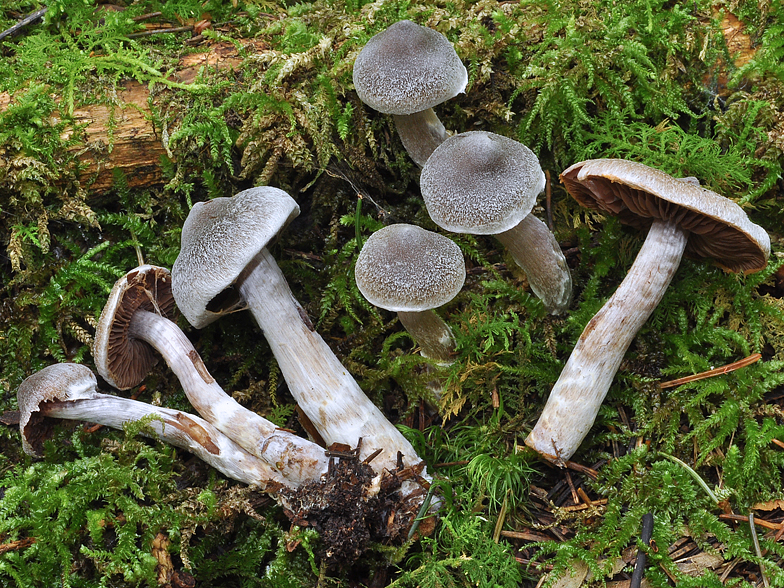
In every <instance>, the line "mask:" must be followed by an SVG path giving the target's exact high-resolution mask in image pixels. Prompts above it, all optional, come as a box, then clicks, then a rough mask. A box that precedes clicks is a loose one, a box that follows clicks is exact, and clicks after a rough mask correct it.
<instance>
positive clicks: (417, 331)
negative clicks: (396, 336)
mask: <svg viewBox="0 0 784 588" xmlns="http://www.w3.org/2000/svg"><path fill="white" fill-rule="evenodd" d="M354 275H355V278H356V282H357V287H358V288H359V291H360V292H362V295H363V296H364V297H365V298H367V299H368V301H369V302H370V303H371V304H374V305H376V306H379V307H381V308H384V309H386V310H391V311H392V312H397V316H398V318H399V319H400V322H401V323H402V324H403V326H404V327H405V328H406V330H407V331H408V332H409V334H410V335H411V336H412V337H413V338H414V340H415V341H416V342H417V343H418V344H419V346H420V347H421V353H422V355H423V356H424V357H428V358H431V359H434V360H435V361H437V362H439V363H442V364H447V365H448V364H450V363H451V362H452V356H453V354H454V352H455V345H456V344H455V338H454V335H453V334H452V329H450V328H449V325H447V324H446V323H445V322H444V320H443V319H442V318H440V317H439V316H438V315H437V314H436V313H435V312H434V311H433V309H435V308H438V307H439V306H442V305H444V304H446V303H447V302H449V301H450V300H452V299H453V298H454V297H455V296H456V295H457V294H458V292H460V289H461V288H462V287H463V283H464V282H465V276H466V272H465V261H464V260H463V253H462V251H460V247H458V246H457V245H456V244H455V242H454V241H452V240H451V239H448V238H447V237H444V236H443V235H439V234H437V233H433V232H432V231H428V230H425V229H423V228H421V227H417V226H414V225H408V224H403V223H400V224H395V225H389V226H387V227H384V228H383V229H380V230H378V231H376V232H375V233H373V234H372V235H371V236H370V238H368V240H367V241H366V242H365V245H364V246H363V247H362V251H361V252H360V253H359V256H358V257H357V262H356V265H355V267H354Z"/></svg>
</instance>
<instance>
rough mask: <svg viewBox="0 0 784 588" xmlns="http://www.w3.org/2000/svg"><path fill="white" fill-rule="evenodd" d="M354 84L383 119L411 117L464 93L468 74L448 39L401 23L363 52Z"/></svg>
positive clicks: (380, 35) (359, 57)
mask: <svg viewBox="0 0 784 588" xmlns="http://www.w3.org/2000/svg"><path fill="white" fill-rule="evenodd" d="M353 79H354V88H355V90H356V92H357V95H358V96H359V99H360V100H362V102H364V103H365V104H367V105H368V106H370V107H371V108H373V109H374V110H377V111H379V112H383V113H385V114H398V115H407V114H413V113H415V112H421V111H423V110H427V109H428V108H432V107H433V106H436V105H437V104H441V103H442V102H445V101H447V100H449V99H450V98H454V97H455V96H457V95H458V94H460V93H461V92H463V91H464V90H465V87H466V85H467V84H468V71H467V70H466V68H465V66H464V65H463V62H462V61H460V58H459V57H458V56H457V53H456V52H455V48H454V47H453V46H452V44H451V43H450V42H449V41H448V40H447V38H446V37H445V36H444V35H442V34H441V33H439V32H438V31H434V30H433V29H429V28H427V27H423V26H420V25H418V24H416V23H413V22H411V21H410V20H401V21H398V22H396V23H395V24H393V25H391V26H389V27H388V28H387V29H385V30H383V31H381V32H380V33H378V34H376V35H375V36H373V37H372V38H371V39H370V40H369V41H368V42H367V44H366V45H365V46H364V47H363V48H362V50H361V51H360V53H359V55H358V56H357V59H356V60H355V62H354V72H353Z"/></svg>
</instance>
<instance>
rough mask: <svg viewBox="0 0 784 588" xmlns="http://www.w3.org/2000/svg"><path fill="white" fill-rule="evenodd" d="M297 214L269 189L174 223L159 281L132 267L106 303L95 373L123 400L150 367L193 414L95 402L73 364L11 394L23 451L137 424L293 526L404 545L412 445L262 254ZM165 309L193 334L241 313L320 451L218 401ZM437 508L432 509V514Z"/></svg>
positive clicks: (113, 399) (419, 488)
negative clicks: (247, 315)
mask: <svg viewBox="0 0 784 588" xmlns="http://www.w3.org/2000/svg"><path fill="white" fill-rule="evenodd" d="M298 213H299V207H298V205H297V203H296V202H295V201H294V200H293V199H292V198H291V197H290V196H289V195H288V194H287V193H286V192H284V191H283V190H279V189H277V188H270V187H263V188H252V189H250V190H245V191H243V192H240V193H238V194H237V195H235V196H233V197H230V198H215V199H213V200H211V201H208V202H200V203H197V204H196V205H194V206H193V208H192V210H191V212H190V214H189V215H188V218H187V219H186V221H185V224H184V226H183V231H182V244H181V250H180V254H179V256H178V257H177V260H176V261H175V263H174V266H173V268H172V272H169V270H167V269H166V268H163V267H158V266H153V265H142V266H139V267H137V268H134V269H133V270H131V271H129V272H128V273H127V274H126V275H124V276H122V277H121V278H120V279H119V280H117V282H116V283H115V285H114V288H113V289H112V291H111V293H110V294H109V297H108V300H107V303H106V305H105V307H104V309H103V312H102V313H101V317H100V319H99V322H98V325H97V328H96V334H95V339H94V345H93V356H94V362H95V367H96V370H97V371H98V373H99V374H100V376H101V377H102V378H103V379H104V380H105V381H106V383H107V384H109V385H110V386H113V387H115V388H117V389H119V390H127V389H129V388H132V387H135V386H138V385H139V384H141V382H142V381H143V380H144V378H145V377H146V376H147V374H148V372H149V371H150V370H151V368H152V367H153V366H154V365H155V364H156V362H157V361H158V358H159V357H163V359H164V360H165V362H166V364H167V365H168V366H169V368H170V369H171V370H172V372H173V373H174V374H175V375H176V377H177V378H178V380H179V382H180V384H181V386H182V389H183V391H184V392H185V394H186V396H187V398H188V400H189V401H190V403H191V404H192V405H193V407H194V409H195V410H196V412H198V414H199V415H200V416H196V415H194V414H189V413H185V412H182V411H177V410H171V409H166V408H159V407H155V406H152V405H149V404H145V403H143V402H139V401H136V400H129V399H127V398H122V397H120V396H116V395H112V394H107V393H103V392H99V391H98V381H97V379H96V377H95V375H94V374H93V373H92V371H91V370H90V369H89V368H87V367H86V366H83V365H78V364H68V363H66V364H55V365H51V366H49V367H47V368H45V369H43V370H41V371H40V372H38V373H36V374H33V375H32V376H30V377H28V378H27V379H26V380H25V381H24V382H23V383H22V384H21V385H20V387H19V389H18V392H17V396H18V402H19V407H20V412H21V419H20V431H21V434H22V444H23V449H24V450H25V451H26V452H27V453H29V454H31V455H40V454H41V451H42V446H43V445H42V443H43V441H44V440H45V439H46V438H47V437H48V436H50V434H51V432H52V424H53V422H54V419H58V418H59V419H72V420H86V421H90V422H95V423H100V424H104V425H107V426H109V427H114V428H121V427H122V425H123V423H125V422H129V421H136V420H139V419H145V421H146V422H148V424H149V426H148V427H147V429H145V431H146V433H147V434H149V435H152V436H154V437H157V438H159V439H161V440H163V441H165V442H168V443H171V444H172V445H175V446H177V447H181V448H183V449H186V450H188V451H190V452H192V453H194V454H195V455H197V456H198V457H200V458H201V459H202V460H204V461H205V462H206V463H208V464H210V465H211V466H213V467H215V468H216V469H218V470H219V471H220V472H222V473H223V474H224V475H226V476H228V477H231V478H233V479H235V480H238V481H241V482H244V483H247V484H253V485H255V486H258V487H259V488H260V489H262V490H264V491H266V492H267V493H269V494H270V495H271V496H273V497H274V498H275V499H276V500H277V501H278V502H279V503H280V504H282V505H283V506H284V507H285V508H286V511H287V512H288V513H289V514H290V516H291V517H292V520H293V521H295V522H296V523H297V524H306V525H307V524H312V525H313V526H315V527H316V528H320V526H321V525H327V526H329V524H328V523H326V522H324V520H325V518H327V519H328V518H329V517H330V516H333V514H334V516H337V517H338V518H339V519H340V520H343V519H345V517H346V516H349V517H354V518H355V519H356V520H357V523H356V524H359V525H376V527H377V528H373V529H369V530H366V531H365V533H364V535H366V539H367V541H368V542H369V541H371V540H385V541H388V540H391V539H399V538H403V537H405V536H406V534H407V532H408V529H409V528H410V527H411V525H413V524H414V522H415V518H416V515H417V514H418V512H419V511H420V509H421V508H422V506H423V504H424V503H425V499H426V497H427V491H428V488H429V480H430V476H429V475H428V473H427V471H426V468H425V466H424V464H423V463H422V462H421V460H420V458H419V457H418V456H417V454H416V451H415V450H414V448H413V447H412V446H411V444H410V443H409V442H408V441H407V440H406V438H405V437H404V436H403V435H402V434H401V433H400V431H399V430H398V429H397V428H395V427H394V426H393V425H392V423H390V422H389V421H388V420H387V419H386V417H385V416H384V415H383V413H382V412H381V411H380V410H379V409H378V407H376V406H375V405H374V404H373V403H372V402H371V401H370V400H369V399H368V398H367V396H365V394H364V393H363V391H362V390H361V389H360V387H359V386H358V384H357V383H356V381H355V380H354V379H353V377H352V376H351V375H350V374H349V372H348V370H347V369H346V368H345V367H343V365H342V364H341V363H340V361H339V360H338V359H337V357H336V356H335V354H334V353H333V352H332V350H331V349H330V348H329V346H328V345H327V344H326V342H325V341H324V340H323V339H322V338H321V336H320V335H319V334H318V333H316V332H315V329H314V328H313V326H312V324H311V323H310V320H309V319H308V318H307V314H306V313H305V311H304V310H303V308H302V307H301V306H300V305H299V303H298V302H297V301H296V299H295V298H294V297H293V295H292V293H291V290H290V289H289V287H288V285H287V283H286V280H285V278H284V276H283V274H282V272H281V271H280V269H279V268H278V266H277V264H276V263H275V260H274V259H273V257H272V255H271V254H270V253H269V250H268V249H267V245H268V244H269V243H270V241H271V240H272V239H274V238H275V237H276V236H277V235H278V233H279V232H280V231H281V230H282V229H283V228H285V226H286V225H287V224H288V223H289V222H290V221H291V219H293V218H294V217H295V216H296V215H297V214H298ZM461 261H462V258H461ZM461 283H462V282H461ZM458 289H459V288H458ZM175 306H176V307H178V308H179V309H180V311H181V312H182V313H183V314H184V315H185V317H186V318H187V319H188V321H189V322H190V323H191V324H192V325H193V326H195V327H197V328H201V327H203V326H205V325H207V324H209V323H210V322H212V321H214V320H216V319H217V318H219V317H220V316H222V315H224V314H226V313H228V312H233V311H236V310H241V309H244V308H248V309H250V311H251V313H252V315H253V317H254V318H255V319H256V322H257V323H258V324H259V326H260V328H261V330H262V332H263V333H264V335H265V337H266V338H267V340H268V342H269V345H270V348H271V350H272V352H273V354H274V355H275V357H276V358H277V360H278V364H279V366H280V369H281V372H282V374H283V376H284V378H285V379H286V382H287V383H288V386H289V390H290V391H291V393H292V395H293V396H294V398H295V400H296V401H297V403H298V405H299V407H300V408H301V410H302V411H303V412H304V414H305V415H306V416H307V417H308V418H309V420H310V422H311V423H312V425H313V426H314V428H315V431H316V433H317V436H318V437H319V439H320V440H321V441H322V442H324V443H326V444H327V445H328V447H327V448H325V447H322V446H320V445H318V444H317V443H315V442H314V441H310V440H308V439H305V438H303V437H299V436H298V435H296V434H294V433H293V432H291V431H288V430H285V429H281V428H279V427H277V426H276V425H275V424H273V423H272V422H270V421H268V420H267V419H265V418H263V417H262V416H260V415H258V414H256V413H254V412H252V411H250V410H248V409H247V408H245V407H243V406H242V405H240V404H239V403H238V402H237V401H236V400H234V399H233V398H232V397H231V396H230V395H228V394H227V393H226V392H225V391H224V390H223V388H221V386H220V385H219V384H218V383H217V382H216V380H215V378H213V376H212V375H211V374H210V372H209V371H208V369H207V367H206V366H205V364H204V361H203V360H202V358H201V357H200V355H199V353H198V352H197V351H196V349H195V348H194V346H193V344H192V343H191V342H190V340H189V339H188V337H187V336H186V335H185V334H184V333H183V332H182V330H181V329H180V328H179V327H178V326H177V324H176V323H175V322H174V321H173V320H172V319H173V318H174V312H175ZM341 464H342V465H341ZM360 479H361V480H363V482H362V483H361V484H359V485H358V486H357V480H360ZM335 487H338V488H345V487H352V488H353V490H352V492H351V493H349V495H347V496H346V497H345V499H346V501H347V504H346V505H343V507H344V508H343V510H341V507H340V505H339V504H335V503H334V501H325V496H332V497H334V496H336V495H340V493H337V494H336V492H335V490H334V488H335ZM382 495H383V496H382ZM378 498H383V500H380V501H379V500H378ZM377 504H383V505H384V515H383V516H381V513H369V512H368V510H372V508H374V507H373V505H377ZM437 506H438V500H435V501H433V503H432V507H431V508H432V509H433V510H435V509H436V508H437ZM347 510H348V511H349V512H347ZM325 513H326V514H325ZM382 521H383V524H382ZM349 543H350V544H351V545H352V546H353V547H351V550H350V551H351V553H346V552H345V550H343V548H342V547H341V546H340V545H330V546H329V552H330V553H332V554H334V557H338V558H340V557H344V558H349V559H350V558H352V557H355V556H357V555H359V554H360V553H361V549H356V545H355V541H353V540H352V541H351V542H347V544H349Z"/></svg>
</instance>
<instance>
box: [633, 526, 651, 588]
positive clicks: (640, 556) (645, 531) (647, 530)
mask: <svg viewBox="0 0 784 588" xmlns="http://www.w3.org/2000/svg"><path fill="white" fill-rule="evenodd" d="M652 535H653V514H652V513H650V512H646V513H645V514H644V515H642V531H641V532H640V540H641V541H642V542H643V544H644V545H646V546H648V545H650V544H651V536H652ZM646 563H647V555H646V554H645V552H644V551H643V550H640V551H638V552H637V561H635V562H634V571H633V572H632V579H631V582H629V588H640V584H641V583H642V577H643V575H644V574H645V564H646Z"/></svg>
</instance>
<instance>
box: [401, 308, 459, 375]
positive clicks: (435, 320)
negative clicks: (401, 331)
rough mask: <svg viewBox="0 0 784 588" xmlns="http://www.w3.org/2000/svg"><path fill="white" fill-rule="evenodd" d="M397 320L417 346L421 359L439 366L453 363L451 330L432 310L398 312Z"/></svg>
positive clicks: (454, 344) (453, 341)
mask: <svg viewBox="0 0 784 588" xmlns="http://www.w3.org/2000/svg"><path fill="white" fill-rule="evenodd" d="M397 318H398V319H400V323H401V324H402V325H403V326H404V327H405V329H406V331H408V334H409V335H411V337H412V338H413V339H414V341H416V343H417V345H419V347H420V349H421V351H420V353H421V354H422V356H423V357H427V358H429V359H433V360H435V361H437V362H439V363H441V364H444V365H450V364H451V363H453V361H454V358H453V354H454V352H455V347H456V345H457V343H456V342H455V336H454V334H453V333H452V329H451V328H450V327H449V325H447V324H446V323H445V322H444V320H443V319H442V318H441V317H440V316H438V315H437V314H436V313H435V312H434V311H432V310H423V311H419V312H404V311H398V313H397Z"/></svg>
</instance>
